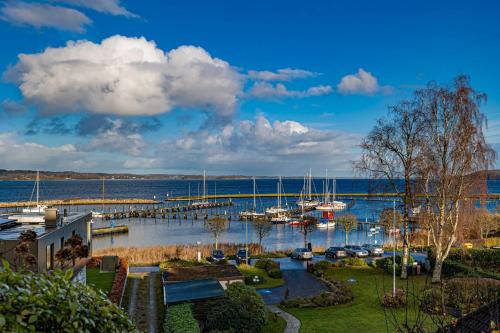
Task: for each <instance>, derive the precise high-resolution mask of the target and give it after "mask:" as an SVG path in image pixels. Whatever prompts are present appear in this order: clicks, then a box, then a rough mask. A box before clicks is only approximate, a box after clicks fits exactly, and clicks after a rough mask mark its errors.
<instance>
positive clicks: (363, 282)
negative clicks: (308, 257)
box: [286, 267, 435, 333]
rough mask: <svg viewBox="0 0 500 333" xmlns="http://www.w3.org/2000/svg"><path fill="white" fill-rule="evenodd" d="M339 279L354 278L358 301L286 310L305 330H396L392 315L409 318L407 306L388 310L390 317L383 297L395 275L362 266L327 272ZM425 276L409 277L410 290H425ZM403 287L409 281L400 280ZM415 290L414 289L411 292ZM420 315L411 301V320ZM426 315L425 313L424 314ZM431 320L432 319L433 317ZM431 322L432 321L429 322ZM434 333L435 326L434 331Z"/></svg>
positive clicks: (397, 280)
mask: <svg viewBox="0 0 500 333" xmlns="http://www.w3.org/2000/svg"><path fill="white" fill-rule="evenodd" d="M327 275H330V276H333V277H334V278H336V279H338V280H344V281H345V280H347V279H350V278H354V279H356V280H357V283H355V284H352V290H353V292H354V301H353V302H351V303H349V304H342V305H337V306H332V307H326V308H304V309H300V308H287V309H286V311H287V312H289V313H291V314H292V315H294V316H295V317H297V318H298V319H299V320H300V321H301V330H300V331H301V332H332V333H335V332H339V333H341V332H342V333H350V332H353V333H359V332H373V333H377V332H387V327H389V332H394V331H396V329H395V328H394V326H393V325H392V324H391V320H392V315H393V314H394V315H395V316H397V318H398V320H399V322H400V323H401V322H402V321H403V320H404V318H405V311H404V309H400V310H396V311H393V312H392V311H391V310H387V311H386V313H387V320H388V321H389V322H388V323H387V324H386V316H385V315H384V308H383V307H382V306H381V305H380V299H381V297H382V295H383V293H384V289H385V291H390V290H391V288H392V277H391V276H390V275H388V274H387V273H385V272H383V271H382V270H380V269H375V268H372V267H361V268H333V269H331V270H329V271H328V272H327ZM425 280H426V278H425V277H424V276H418V277H411V278H410V279H409V280H408V283H409V289H410V291H411V290H415V293H416V294H418V291H419V290H421V289H422V288H423V287H424V286H425V284H426V282H425ZM396 282H397V285H398V287H400V288H403V289H406V281H403V280H400V279H399V278H397V279H396ZM411 293H412V292H410V294H411ZM416 314H417V310H416V307H415V304H414V303H413V302H412V301H411V300H410V301H409V310H408V316H409V322H410V323H414V320H413V319H414V318H415V316H416ZM421 315H422V314H421ZM429 320H430V319H429ZM429 323H430V322H429ZM430 331H431V332H434V331H435V329H433V330H430Z"/></svg>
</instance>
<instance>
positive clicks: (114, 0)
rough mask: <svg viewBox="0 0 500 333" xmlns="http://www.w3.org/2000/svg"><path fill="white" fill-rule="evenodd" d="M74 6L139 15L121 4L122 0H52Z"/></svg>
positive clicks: (108, 12)
mask: <svg viewBox="0 0 500 333" xmlns="http://www.w3.org/2000/svg"><path fill="white" fill-rule="evenodd" d="M52 1H55V2H60V3H66V4H69V5H73V6H79V7H85V8H89V9H92V10H95V11H97V12H100V13H106V14H111V15H120V16H125V17H138V16H137V15H136V14H134V13H131V12H129V11H128V10H127V9H126V8H125V7H123V6H121V5H120V0H52Z"/></svg>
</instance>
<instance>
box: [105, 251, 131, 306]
mask: <svg viewBox="0 0 500 333" xmlns="http://www.w3.org/2000/svg"><path fill="white" fill-rule="evenodd" d="M127 276H128V261H127V260H126V259H124V258H120V267H119V268H118V272H117V273H116V275H115V279H114V280H113V285H112V287H111V291H110V293H109V295H108V298H109V300H110V301H111V302H113V303H115V304H118V305H120V304H121V300H122V298H123V292H124V291H125V284H126V283H127Z"/></svg>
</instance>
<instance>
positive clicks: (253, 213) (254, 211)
mask: <svg viewBox="0 0 500 333" xmlns="http://www.w3.org/2000/svg"><path fill="white" fill-rule="evenodd" d="M265 215H266V214H264V213H257V200H256V185H255V176H254V177H253V209H252V210H243V211H241V212H240V216H241V217H242V218H254V217H261V216H265Z"/></svg>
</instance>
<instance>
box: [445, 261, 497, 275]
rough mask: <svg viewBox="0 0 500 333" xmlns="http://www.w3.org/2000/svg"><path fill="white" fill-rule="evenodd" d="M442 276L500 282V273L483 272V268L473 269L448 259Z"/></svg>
mask: <svg viewBox="0 0 500 333" xmlns="http://www.w3.org/2000/svg"><path fill="white" fill-rule="evenodd" d="M442 274H443V276H445V277H453V276H457V275H463V276H469V277H483V278H490V279H495V280H500V274H498V273H495V272H487V271H484V270H482V269H481V268H473V267H471V266H469V265H466V264H464V263H462V262H457V261H453V260H448V259H447V260H446V261H445V262H444V265H443V270H442Z"/></svg>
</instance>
